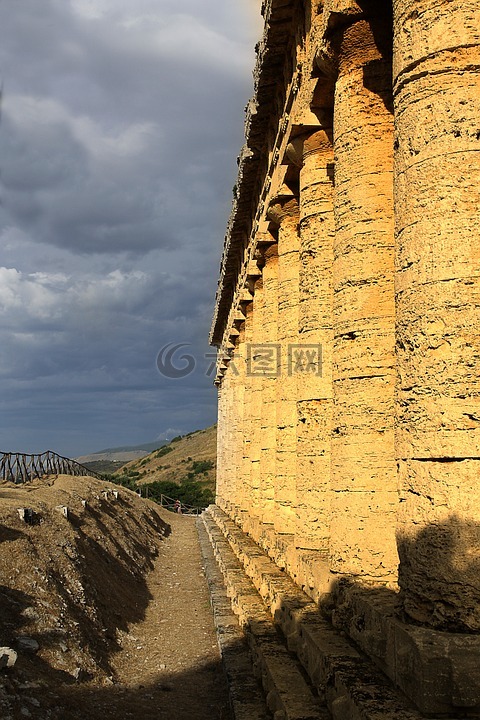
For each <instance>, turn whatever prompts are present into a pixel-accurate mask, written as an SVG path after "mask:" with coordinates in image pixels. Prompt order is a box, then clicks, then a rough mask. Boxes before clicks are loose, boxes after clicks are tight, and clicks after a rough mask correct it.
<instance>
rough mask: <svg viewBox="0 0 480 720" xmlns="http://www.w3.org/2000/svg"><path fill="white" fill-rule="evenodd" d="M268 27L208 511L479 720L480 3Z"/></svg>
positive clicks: (414, 4)
mask: <svg viewBox="0 0 480 720" xmlns="http://www.w3.org/2000/svg"><path fill="white" fill-rule="evenodd" d="M262 13H263V16H264V19H265V30H264V36H263V38H262V40H261V42H260V43H259V44H258V46H257V66H256V69H255V73H254V85H255V88H254V95H253V99H252V100H251V102H250V103H249V105H248V106H247V109H246V142H245V145H244V147H243V149H242V151H241V154H240V157H239V176H238V182H237V185H236V186H235V189H234V203H233V210H232V215H231V218H230V221H229V225H228V230H227V236H226V242H225V248H224V254H223V259H222V264H221V274H220V280H219V285H218V291H217V297H216V307H215V315H214V320H213V325H212V331H211V342H212V344H214V345H216V346H217V347H218V362H217V375H216V385H217V386H218V394H219V419H218V474H217V498H216V504H217V506H218V508H219V509H220V510H221V511H222V512H223V513H225V514H226V516H227V517H228V518H229V519H230V520H231V521H234V523H235V525H236V527H237V528H239V529H240V530H241V531H242V532H243V533H245V535H247V536H248V537H249V538H251V539H253V540H254V541H255V543H257V545H258V546H259V548H261V549H263V550H264V551H265V552H266V553H267V554H268V556H269V557H270V558H272V559H273V560H274V562H275V563H276V565H277V566H278V567H280V568H282V569H284V570H285V572H286V574H287V575H288V576H290V578H292V579H293V580H294V581H295V583H296V584H297V585H298V586H299V587H300V588H301V589H302V590H303V591H304V592H305V593H306V594H307V595H308V596H309V597H310V598H311V599H312V601H314V602H315V603H318V605H319V608H323V611H324V613H327V615H328V617H329V618H330V620H331V622H332V623H333V626H335V627H336V628H338V630H340V631H342V633H345V634H346V635H347V636H348V637H350V638H352V640H353V641H354V642H355V643H356V646H360V647H361V649H362V652H365V653H366V654H368V655H369V656H370V657H372V658H373V660H374V661H375V663H376V665H377V666H380V667H381V669H382V671H383V672H384V673H385V674H386V676H388V677H389V678H390V679H391V681H392V682H393V683H394V684H395V685H396V686H398V687H399V688H400V689H401V690H402V692H404V693H406V694H407V695H408V697H409V698H410V699H411V700H412V702H413V703H414V704H415V706H416V707H417V708H419V709H420V710H421V711H422V712H425V714H426V715H429V714H430V715H432V713H433V714H434V713H444V714H445V713H447V714H448V713H450V715H451V716H452V717H453V716H456V715H455V713H462V712H475V711H476V712H480V669H479V668H480V400H479V392H480V313H479V310H480V240H479V225H480V220H479V214H478V208H479V205H480V191H479V188H480V49H479V39H480V4H479V3H478V2H477V0H461V1H460V0H435V2H433V0H393V2H392V1H391V0H325V2H320V1H319V0H264V2H263V7H262ZM359 617H361V618H362V621H361V622H362V623H363V626H362V631H360V629H359V628H360V624H359V622H357V621H358V618H359ZM422 633H423V634H422ZM391 637H394V638H396V639H395V641H393V640H392V641H391V642H390V640H389V638H390V639H391ZM399 638H400V639H399ZM389 642H390V644H389ZM392 643H393V644H392ZM452 648H453V649H452ZM399 653H400V654H401V653H403V657H404V658H405V657H408V658H410V660H411V663H410V666H409V667H410V669H404V670H403V671H400V670H399V666H400V660H399ZM460 657H461V658H463V659H462V660H460ZM412 658H414V659H415V660H414V659H412ZM405 662H406V661H405ZM465 662H466V663H467V665H466V666H465V665H464V663H465ZM412 663H413V664H412ZM415 663H417V664H415ZM428 668H430V670H429V669H428ZM433 668H435V669H433ZM469 668H470V669H469ZM402 673H403V674H402ZM438 673H440V674H442V673H443V675H442V678H443V680H442V682H443V686H448V692H447V695H445V698H444V700H442V702H443V704H441V705H440V706H438V707H437V706H436V705H435V702H433V701H432V702H433V704H431V699H432V696H433V695H435V693H437V696H438V692H437V690H435V688H436V685H435V682H438V678H437V680H435V681H434V678H433V676H434V675H435V674H438ZM413 675H415V678H416V679H415V682H414V681H413ZM447 676H448V678H447ZM432 683H433V684H432ZM443 686H442V687H443ZM442 692H443V691H442ZM447 696H448V697H447ZM442 697H443V696H442ZM429 703H430V704H429ZM450 715H449V716H450ZM345 717H347V715H345Z"/></svg>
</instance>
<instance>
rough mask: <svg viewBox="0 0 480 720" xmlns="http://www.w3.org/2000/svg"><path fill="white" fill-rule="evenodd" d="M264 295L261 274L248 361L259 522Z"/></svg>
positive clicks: (253, 477) (256, 285) (253, 483)
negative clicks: (260, 364)
mask: <svg viewBox="0 0 480 720" xmlns="http://www.w3.org/2000/svg"><path fill="white" fill-rule="evenodd" d="M263 306H264V294H263V280H262V278H261V277H259V278H258V279H257V280H256V281H255V283H254V298H253V309H252V341H251V346H250V350H249V356H248V360H247V364H248V365H249V367H247V372H249V375H250V377H249V383H250V387H251V393H252V401H251V405H250V417H251V441H250V457H251V467H250V484H251V488H252V504H251V508H250V513H251V515H252V517H253V518H254V519H255V520H256V521H257V525H258V521H259V520H260V516H261V509H260V506H261V497H260V493H261V477H260V455H261V447H262V441H261V418H262V404H263V376H262V375H261V373H259V372H257V368H256V362H257V361H258V353H259V351H260V352H261V348H262V342H263V333H264V327H265V322H266V318H265V317H264V307H263ZM257 529H258V528H255V527H253V526H252V533H253V536H254V538H255V539H258V537H257Z"/></svg>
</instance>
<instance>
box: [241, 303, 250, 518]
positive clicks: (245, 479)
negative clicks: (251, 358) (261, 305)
mask: <svg viewBox="0 0 480 720" xmlns="http://www.w3.org/2000/svg"><path fill="white" fill-rule="evenodd" d="M244 312H245V326H244V336H243V337H244V344H243V345H244V351H243V358H244V361H243V368H244V370H243V371H242V373H241V377H242V387H243V394H242V399H241V402H242V433H241V437H239V442H240V444H241V448H242V467H241V470H240V469H239V475H238V481H239V495H240V496H241V504H240V509H241V511H242V514H243V517H242V518H241V525H242V527H244V525H245V522H246V521H248V515H249V513H250V510H251V507H252V495H253V493H252V468H251V465H252V447H251V446H252V429H253V423H252V377H251V375H250V373H249V372H247V365H246V359H247V356H248V352H249V347H251V344H252V337H253V304H252V303H249V304H248V305H246V307H245V310H244Z"/></svg>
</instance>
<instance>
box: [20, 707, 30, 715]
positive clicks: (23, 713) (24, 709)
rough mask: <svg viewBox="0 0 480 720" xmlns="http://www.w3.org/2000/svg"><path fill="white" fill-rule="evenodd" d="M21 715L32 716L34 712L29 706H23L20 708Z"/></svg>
mask: <svg viewBox="0 0 480 720" xmlns="http://www.w3.org/2000/svg"><path fill="white" fill-rule="evenodd" d="M20 715H23V717H32V713H31V712H30V710H29V709H28V708H27V707H22V708H21V710H20Z"/></svg>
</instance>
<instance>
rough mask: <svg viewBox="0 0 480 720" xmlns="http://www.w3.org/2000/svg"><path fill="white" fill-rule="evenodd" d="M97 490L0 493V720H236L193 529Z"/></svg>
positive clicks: (54, 484)
mask: <svg viewBox="0 0 480 720" xmlns="http://www.w3.org/2000/svg"><path fill="white" fill-rule="evenodd" d="M113 488H114V486H112V489H113ZM104 489H105V484H103V483H99V482H98V481H95V480H93V479H88V478H87V479H82V481H81V484H79V482H78V480H77V479H72V478H69V477H61V478H57V479H55V480H54V481H50V482H39V483H37V485H32V486H30V487H28V488H20V489H18V488H10V487H9V488H3V490H1V489H0V490H1V492H0V646H1V645H5V646H10V647H17V648H18V644H17V642H18V638H19V636H22V635H23V636H29V637H30V638H34V639H35V640H36V641H38V647H39V649H38V652H36V653H35V652H34V653H32V652H27V651H21V650H19V655H18V661H17V663H16V665H15V667H13V668H11V669H6V668H4V669H3V670H0V718H1V720H24V718H31V720H85V719H86V718H88V720H131V719H132V720H133V719H135V720H167V719H168V720H232V719H231V715H230V711H229V703H228V688H227V683H226V679H225V676H224V673H223V670H222V665H221V661H220V655H219V650H218V646H217V639H216V634H215V629H214V624H213V616H212V610H211V607H210V599H209V593H208V588H207V583H206V579H205V576H204V573H203V566H202V556H201V551H200V545H199V540H198V536H197V530H196V526H195V519H194V518H192V517H188V516H178V515H175V514H173V513H168V512H166V511H160V510H159V508H158V506H157V505H155V504H154V503H148V502H147V503H146V502H145V501H144V500H141V499H139V498H138V496H137V495H135V494H134V493H129V492H127V491H121V492H120V496H119V498H118V499H114V497H113V490H112V492H110V494H108V497H107V498H105V497H103V496H104V495H105V493H104ZM81 498H87V505H86V506H85V507H84V506H82V504H81ZM27 503H28V505H27ZM22 505H23V506H29V507H33V508H35V511H36V512H38V513H39V514H40V515H41V516H42V518H43V522H42V523H41V524H37V525H35V526H27V525H25V524H24V523H22V521H21V520H20V518H19V515H18V513H17V510H16V508H18V507H19V506H22ZM63 505H68V507H69V518H68V520H67V519H66V518H65V517H63V515H62V514H60V513H59V512H58V511H57V510H56V509H55V508H58V507H59V506H63ZM52 508H53V509H52ZM169 528H170V531H169ZM157 551H158V554H157ZM75 668H77V669H78V671H79V673H80V675H79V676H78V680H77V681H75V678H76V677H77V674H76V670H75ZM89 678H90V679H89Z"/></svg>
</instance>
